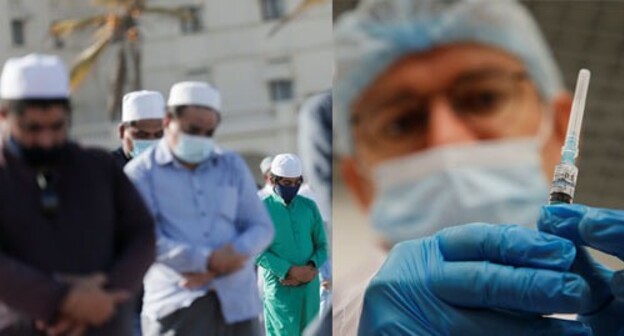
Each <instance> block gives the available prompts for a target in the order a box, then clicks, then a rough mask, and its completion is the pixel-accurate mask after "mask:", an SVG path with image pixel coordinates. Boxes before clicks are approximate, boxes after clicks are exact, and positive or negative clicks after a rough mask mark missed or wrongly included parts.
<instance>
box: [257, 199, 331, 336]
mask: <svg viewBox="0 0 624 336" xmlns="http://www.w3.org/2000/svg"><path fill="white" fill-rule="evenodd" d="M264 205H265V206H266V207H267V209H268V210H269V215H271V219H272V220H273V225H274V226H275V238H273V243H272V244H271V245H270V246H269V248H268V249H267V250H266V251H264V253H262V254H260V255H259V256H258V258H257V259H256V262H257V264H258V265H259V266H260V267H262V268H263V269H264V270H263V272H261V273H262V274H263V276H264V299H263V300H264V318H265V328H266V334H267V335H270V336H292V335H301V333H302V331H303V330H304V329H305V327H306V326H307V325H308V324H309V323H310V322H311V321H313V320H314V318H315V317H316V315H317V314H318V310H319V306H320V293H319V289H320V288H319V279H318V277H316V278H314V279H313V280H312V281H310V282H308V283H306V284H302V285H299V286H295V287H289V286H283V285H282V284H281V283H280V280H283V279H284V278H286V276H287V275H288V270H289V269H290V267H291V266H304V265H306V264H308V263H309V262H310V261H312V262H313V263H314V265H316V267H317V268H318V267H320V266H321V265H322V264H323V263H324V262H325V260H326V259H327V239H326V236H325V229H324V227H323V220H322V218H321V214H320V213H319V210H318V208H317V207H316V204H315V203H314V201H312V200H310V199H308V198H305V197H303V196H295V198H293V200H292V201H291V202H290V204H286V203H284V200H283V199H282V198H281V197H280V196H278V195H276V194H271V195H270V196H268V197H267V198H265V199H264Z"/></svg>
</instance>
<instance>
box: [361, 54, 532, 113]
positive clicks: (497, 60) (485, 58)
mask: <svg viewBox="0 0 624 336" xmlns="http://www.w3.org/2000/svg"><path fill="white" fill-rule="evenodd" d="M480 70H507V71H522V70H524V65H523V64H522V62H520V61H519V60H518V59H517V58H515V57H514V56H512V55H511V54H509V53H507V52H505V51H502V50H499V49H496V48H493V47H488V46H483V45H479V44H473V43H461V44H454V45H448V46H443V47H438V48H435V49H432V50H430V51H428V52H424V53H418V54H411V55H407V56H405V57H403V58H401V59H400V60H398V61H397V62H395V63H394V64H393V65H392V66H390V67H389V68H388V69H387V70H386V71H385V72H384V73H383V74H381V75H380V76H379V77H377V78H376V79H375V80H374V81H373V82H372V84H371V85H369V86H368V87H367V88H366V90H364V92H363V94H362V95H361V96H360V99H358V100H356V102H355V103H354V105H353V107H356V108H357V107H358V104H360V103H361V102H362V100H368V99H374V98H382V97H383V96H384V95H386V94H388V92H392V91H395V90H397V89H408V90H411V91H415V92H416V93H426V92H431V91H435V90H440V89H444V88H446V87H447V86H449V85H450V84H451V83H452V82H453V81H454V80H456V79H457V77H459V76H461V75H463V74H466V73H471V72H478V71H480Z"/></svg>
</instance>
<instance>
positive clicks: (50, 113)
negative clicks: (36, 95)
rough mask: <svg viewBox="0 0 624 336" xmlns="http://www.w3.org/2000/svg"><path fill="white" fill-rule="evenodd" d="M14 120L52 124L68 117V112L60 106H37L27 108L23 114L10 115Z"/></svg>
mask: <svg viewBox="0 0 624 336" xmlns="http://www.w3.org/2000/svg"><path fill="white" fill-rule="evenodd" d="M12 115H13V116H15V118H16V119H18V120H21V121H24V122H39V123H45V122H54V121H58V120H59V119H63V118H66V117H68V111H67V109H66V108H65V107H63V106H61V105H51V106H49V107H46V108H42V107H39V106H28V107H26V108H25V109H24V113H21V114H12Z"/></svg>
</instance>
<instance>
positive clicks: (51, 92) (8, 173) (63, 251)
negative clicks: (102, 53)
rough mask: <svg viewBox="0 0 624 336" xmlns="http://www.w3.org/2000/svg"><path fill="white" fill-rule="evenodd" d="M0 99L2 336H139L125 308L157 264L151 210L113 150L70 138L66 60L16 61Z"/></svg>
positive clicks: (1, 82)
mask: <svg viewBox="0 0 624 336" xmlns="http://www.w3.org/2000/svg"><path fill="white" fill-rule="evenodd" d="M0 99H1V100H2V101H1V103H0V119H2V121H3V122H5V123H6V126H7V134H5V136H4V138H3V139H2V140H3V146H2V147H3V149H2V153H1V154H0V156H2V157H3V160H0V186H1V187H0V204H2V206H1V207H0V301H1V303H2V304H4V305H6V307H4V308H3V309H0V311H3V313H2V314H3V316H2V317H1V318H0V321H3V325H0V335H37V334H39V333H43V332H44V331H37V330H36V329H37V328H39V329H44V328H49V329H48V330H47V332H49V333H53V334H65V333H67V332H70V331H71V332H75V333H76V334H82V333H86V334H88V335H132V324H131V318H132V313H131V307H130V305H129V304H127V303H125V302H126V301H127V299H128V298H129V296H130V295H131V294H132V293H133V292H134V291H136V290H137V288H138V287H139V286H140V284H141V279H142V278H143V274H144V273H145V271H146V270H147V268H148V266H149V264H150V263H151V262H152V260H153V258H154V231H153V219H152V218H151V215H150V213H149V212H148V210H147V209H146V207H145V205H144V203H143V202H142V200H141V197H140V196H139V194H138V193H137V191H136V189H135V188H134V187H133V185H132V184H131V183H130V181H129V180H128V179H127V177H126V176H125V175H124V173H123V172H122V170H121V169H120V168H119V167H118V166H117V164H115V162H114V161H113V159H112V157H111V156H110V155H108V153H105V152H103V151H99V150H92V149H84V148H81V147H79V146H78V145H77V144H75V143H73V142H71V141H69V140H68V132H69V124H70V122H69V120H70V111H71V104H70V99H69V78H68V73H67V70H66V68H65V66H64V65H63V64H62V62H61V61H60V60H59V59H58V58H57V57H55V56H48V55H36V54H31V55H28V56H25V57H19V58H11V59H9V60H8V61H7V62H6V63H5V65H4V68H3V70H2V76H1V77H0ZM35 321H37V323H35Z"/></svg>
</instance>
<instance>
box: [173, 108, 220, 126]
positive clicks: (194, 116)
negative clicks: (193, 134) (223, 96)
mask: <svg viewBox="0 0 624 336" xmlns="http://www.w3.org/2000/svg"><path fill="white" fill-rule="evenodd" d="M178 119H179V120H180V121H182V122H188V123H193V124H202V125H213V124H216V123H217V122H218V119H219V118H218V115H217V112H216V111H214V110H213V109H211V108H208V107H203V106H187V107H186V108H185V109H184V112H183V113H182V115H181V116H179V118H178Z"/></svg>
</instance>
